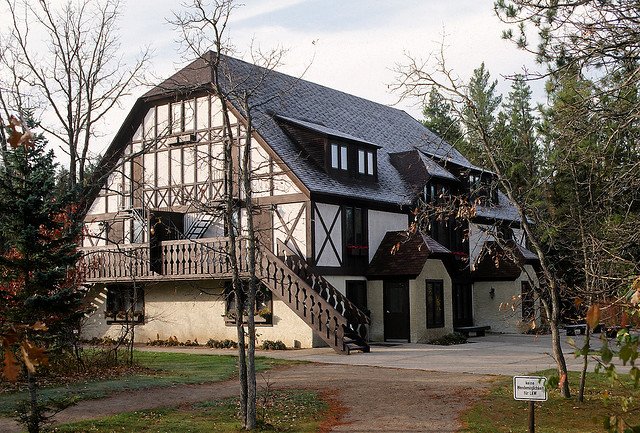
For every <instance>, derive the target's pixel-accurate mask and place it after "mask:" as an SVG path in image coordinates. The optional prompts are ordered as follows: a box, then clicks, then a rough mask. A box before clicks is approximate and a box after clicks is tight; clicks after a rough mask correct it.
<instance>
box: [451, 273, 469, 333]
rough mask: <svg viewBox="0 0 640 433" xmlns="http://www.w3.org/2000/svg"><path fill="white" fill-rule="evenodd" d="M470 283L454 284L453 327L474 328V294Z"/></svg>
mask: <svg viewBox="0 0 640 433" xmlns="http://www.w3.org/2000/svg"><path fill="white" fill-rule="evenodd" d="M472 293H473V292H472V286H471V284H470V283H456V282H454V283H453V326H454V328H456V327H461V326H473V294H472Z"/></svg>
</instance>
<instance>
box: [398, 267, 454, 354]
mask: <svg viewBox="0 0 640 433" xmlns="http://www.w3.org/2000/svg"><path fill="white" fill-rule="evenodd" d="M426 280H442V283H443V291H444V327H443V328H427V287H426ZM451 289H452V285H451V277H450V276H449V273H448V272H447V269H446V268H445V267H444V265H443V264H442V261H440V260H435V259H428V260H427V262H426V263H425V265H424V268H422V272H421V273H420V275H418V277H417V278H416V279H415V280H410V281H409V309H410V311H411V316H410V335H411V337H410V338H411V341H412V342H421V343H422V342H427V341H429V340H431V339H434V338H438V337H441V336H443V335H445V334H449V333H451V332H453V308H452V302H453V298H452V294H451Z"/></svg>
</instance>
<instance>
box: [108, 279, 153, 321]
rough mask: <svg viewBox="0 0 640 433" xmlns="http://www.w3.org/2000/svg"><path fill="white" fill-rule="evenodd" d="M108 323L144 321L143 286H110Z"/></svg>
mask: <svg viewBox="0 0 640 433" xmlns="http://www.w3.org/2000/svg"><path fill="white" fill-rule="evenodd" d="M104 317H105V318H106V319H107V324H110V323H143V322H144V290H143V289H142V288H141V287H135V286H128V287H110V288H109V289H108V290H107V309H106V311H105V312H104Z"/></svg>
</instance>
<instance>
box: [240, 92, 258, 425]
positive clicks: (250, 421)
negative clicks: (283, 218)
mask: <svg viewBox="0 0 640 433" xmlns="http://www.w3.org/2000/svg"><path fill="white" fill-rule="evenodd" d="M244 102H245V112H246V113H247V130H246V132H245V140H244V149H243V157H242V164H241V171H242V183H243V190H244V198H245V210H246V214H247V242H248V245H247V254H248V255H249V256H248V259H249V260H248V268H249V269H248V271H249V288H248V293H247V304H248V305H247V310H248V311H249V314H248V317H249V320H248V323H247V331H248V333H249V342H248V345H249V347H248V350H247V417H246V423H245V427H246V429H247V430H253V429H255V427H256V400H257V390H256V366H255V351H256V323H255V317H254V314H253V313H254V312H255V305H256V292H257V288H258V280H257V278H256V259H257V253H258V251H257V245H256V234H255V227H254V224H253V214H254V212H253V195H252V190H251V172H252V166H251V130H252V128H253V125H252V123H251V114H250V108H249V106H248V103H247V102H248V101H246V99H245V101H244Z"/></svg>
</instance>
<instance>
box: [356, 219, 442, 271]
mask: <svg viewBox="0 0 640 433" xmlns="http://www.w3.org/2000/svg"><path fill="white" fill-rule="evenodd" d="M398 245H399V247H398ZM450 254H451V251H449V250H448V249H447V248H445V247H443V246H442V245H440V244H439V243H438V242H436V241H435V240H434V239H433V238H431V237H429V236H427V235H423V234H420V233H416V234H413V235H410V234H408V233H407V232H406V231H395V232H387V234H386V235H385V236H384V238H383V239H382V242H381V243H380V246H379V247H378V249H377V251H376V253H375V255H374V256H373V259H372V260H371V263H370V264H369V270H368V271H367V278H368V279H370V280H375V279H381V278H385V277H407V278H416V277H417V276H418V275H420V273H421V272H422V269H423V268H424V264H425V263H426V261H427V259H428V258H429V257H433V256H435V257H442V256H446V255H450Z"/></svg>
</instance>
